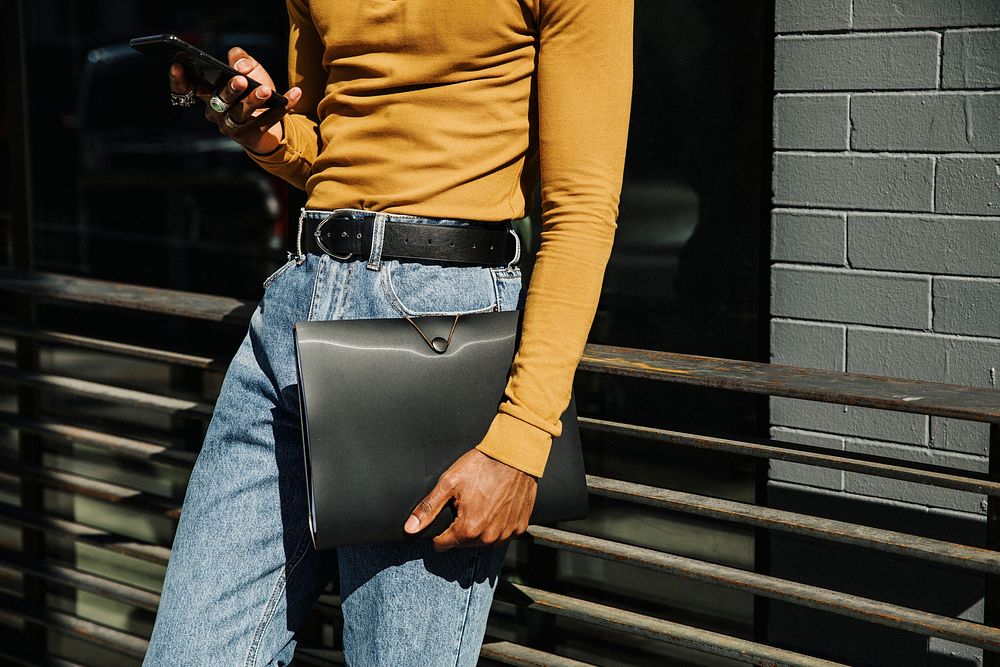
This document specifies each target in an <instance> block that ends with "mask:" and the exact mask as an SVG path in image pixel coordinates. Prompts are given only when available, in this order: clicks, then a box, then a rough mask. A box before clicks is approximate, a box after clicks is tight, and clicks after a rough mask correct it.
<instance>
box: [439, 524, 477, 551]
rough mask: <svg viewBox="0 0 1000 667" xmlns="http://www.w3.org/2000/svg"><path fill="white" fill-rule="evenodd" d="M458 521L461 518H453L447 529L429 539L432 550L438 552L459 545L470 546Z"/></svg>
mask: <svg viewBox="0 0 1000 667" xmlns="http://www.w3.org/2000/svg"><path fill="white" fill-rule="evenodd" d="M460 521H461V519H455V520H454V521H452V522H451V525H450V526H448V528H447V530H445V531H444V532H443V533H441V534H440V535H438V536H437V537H435V538H434V539H433V540H431V546H433V547H434V551H438V552H440V551H447V550H448V549H454V548H455V547H460V546H472V545H470V544H468V537H466V536H465V534H464V532H463V531H462V528H461V525H460Z"/></svg>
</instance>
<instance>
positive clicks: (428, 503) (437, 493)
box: [265, 114, 452, 533]
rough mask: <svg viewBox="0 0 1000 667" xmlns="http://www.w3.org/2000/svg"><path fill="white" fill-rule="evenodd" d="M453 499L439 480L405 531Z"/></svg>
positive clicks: (417, 527) (429, 518) (414, 528)
mask: <svg viewBox="0 0 1000 667" xmlns="http://www.w3.org/2000/svg"><path fill="white" fill-rule="evenodd" d="M265 115H266V114H265ZM451 497H452V486H451V484H449V483H448V481H447V480H446V479H445V478H442V479H439V480H438V483H437V484H436V485H435V486H434V488H433V489H431V492H430V493H428V494H427V495H426V496H425V497H424V499H423V500H421V501H420V502H419V503H417V506H416V507H414V508H413V511H412V512H411V513H410V517H409V518H408V519H407V520H406V523H405V524H404V525H403V530H405V531H406V532H407V533H416V532H419V531H420V530H422V529H424V528H425V527H427V525H428V524H429V523H431V522H432V521H433V520H434V519H435V518H436V517H437V515H438V514H440V512H441V510H442V509H443V508H444V506H445V504H446V503H447V502H448V501H449V500H451Z"/></svg>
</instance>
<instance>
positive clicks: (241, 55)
mask: <svg viewBox="0 0 1000 667" xmlns="http://www.w3.org/2000/svg"><path fill="white" fill-rule="evenodd" d="M228 57H229V66H230V67H232V68H233V69H235V70H236V71H237V72H239V73H240V74H242V75H244V76H247V77H249V78H251V79H253V80H254V81H257V82H258V83H263V84H267V85H269V86H273V85H274V82H273V81H272V80H271V77H270V76H269V75H268V73H267V71H266V70H265V69H264V68H263V66H261V64H260V63H259V62H257V61H256V60H255V59H254V58H253V56H251V55H250V54H249V53H247V52H246V51H244V50H243V49H242V48H240V47H238V46H234V47H233V48H231V49H229V54H228Z"/></svg>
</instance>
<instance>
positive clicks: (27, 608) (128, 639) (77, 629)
mask: <svg viewBox="0 0 1000 667" xmlns="http://www.w3.org/2000/svg"><path fill="white" fill-rule="evenodd" d="M0 609H7V610H11V611H15V612H17V613H19V614H21V615H22V616H24V617H25V618H26V619H30V620H31V621H34V622H35V623H38V624H40V625H44V626H45V627H46V628H49V629H50V630H56V631H58V632H62V633H65V634H71V635H75V636H77V637H79V638H80V639H84V640H86V641H88V642H91V643H93V644H97V645H98V646H103V647H105V648H109V649H112V650H113V651H117V652H119V653H123V654H125V655H129V656H132V657H135V658H142V657H143V656H144V655H145V653H146V647H147V646H148V645H149V642H148V641H146V640H145V639H142V638H141V637H137V636H135V635H132V634H129V633H127V632H123V631H121V630H116V629H115V628H111V627H108V626H106V625H101V624H100V623H95V622H94V621H89V620H87V619H85V618H80V617H79V616H75V615H73V614H67V613H66V612H62V611H58V610H55V609H52V608H49V607H45V608H39V607H36V606H34V605H30V604H28V603H26V602H25V601H24V600H22V599H21V598H18V597H16V596H13V595H9V594H7V593H0Z"/></svg>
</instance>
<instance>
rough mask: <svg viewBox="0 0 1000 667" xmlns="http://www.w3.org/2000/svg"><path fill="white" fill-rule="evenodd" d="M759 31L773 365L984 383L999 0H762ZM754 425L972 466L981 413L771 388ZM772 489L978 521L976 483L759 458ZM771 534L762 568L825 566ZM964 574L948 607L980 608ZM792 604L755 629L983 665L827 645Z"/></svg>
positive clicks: (849, 506)
mask: <svg viewBox="0 0 1000 667" xmlns="http://www.w3.org/2000/svg"><path fill="white" fill-rule="evenodd" d="M775 32H776V37H775V79H774V80H775V91H776V94H775V98H774V106H773V110H774V125H773V129H774V157H773V212H772V218H771V222H772V225H771V234H772V237H771V261H772V264H771V317H772V320H771V361H772V362H773V363H781V364H794V365H800V366H807V367H813V368H824V369H831V370H841V371H849V372H857V373H872V374H879V375H890V376H898V377H910V378H918V379H926V380H933V381H940V382H952V383H958V384H967V385H975V386H981V387H997V388H1000V377H998V376H1000V1H998V0H907V1H906V2H900V1H899V0H777V2H776V6H775ZM771 423H772V428H771V432H772V437H774V438H776V439H779V440H786V441H789V442H795V443H804V444H809V445H812V446H820V447H829V448H832V449H840V450H845V451H851V452H860V453H867V454H877V455H881V456H891V457H895V458H898V459H901V460H909V461H917V462H922V463H927V464H933V465H941V466H948V467H955V468H961V469H968V470H980V471H981V470H984V469H985V466H986V451H987V431H986V429H985V428H984V427H983V426H982V425H980V424H971V423H969V422H963V421H959V420H951V419H937V418H927V417H924V416H921V415H910V414H902V413H891V412H885V411H879V410H868V409H862V408H852V407H845V406H838V405H824V404H819V403H812V402H808V401H799V400H788V399H773V400H772V403H771ZM769 488H770V493H769V497H770V499H771V501H772V503H773V504H775V505H776V506H785V507H787V508H791V509H796V510H798V511H809V512H810V513H823V514H825V515H828V516H836V517H837V518H846V519H849V520H853V521H858V522H861V523H865V522H866V514H865V513H866V512H870V513H871V517H872V520H871V522H870V523H872V525H882V526H886V527H891V528H893V529H896V530H904V531H908V532H911V533H915V534H927V532H926V531H928V530H929V528H928V526H930V525H932V524H934V525H937V524H936V523H935V522H936V521H937V520H938V519H940V520H942V521H953V522H954V525H958V524H961V525H962V526H966V527H967V526H977V527H978V528H976V530H977V531H979V530H981V529H984V528H983V526H984V515H985V503H984V500H985V499H984V498H983V497H982V496H979V495H977V494H968V493H959V492H954V491H944V490H938V489H933V488H930V487H926V486H921V485H917V484H909V483H905V482H897V481H893V480H886V479H883V478H878V477H870V476H867V475H860V474H855V473H841V472H839V471H832V470H828V469H822V468H815V467H810V466H801V465H794V464H787V463H773V464H772V466H771V473H770V485H769ZM887 507H893V508H897V509H898V512H896V513H886V508H887ZM880 517H888V518H884V520H880V519H879V518H880ZM914 517H925V518H919V519H915V518H914ZM946 525H947V524H946ZM772 548H773V549H774V550H775V552H774V553H775V558H774V562H775V563H781V564H782V567H784V568H786V571H782V572H776V574H779V575H781V576H790V577H792V578H798V579H800V580H809V579H810V577H812V576H813V575H814V574H815V575H816V576H815V578H816V580H817V581H819V580H821V579H823V577H824V576H828V573H825V574H822V575H820V574H817V572H819V570H815V571H813V570H810V567H812V566H811V565H807V564H803V563H802V562H801V561H800V560H798V559H796V558H795V557H794V554H795V553H796V550H798V549H801V548H802V546H801V544H800V543H795V542H794V540H788V539H785V538H776V539H775V541H774V542H773V544H772ZM810 548H813V547H810ZM789 550H790V551H789ZM834 551H835V550H834ZM833 553H834V552H833V551H830V554H833ZM837 560H838V557H837V556H836V555H830V556H829V562H834V561H837ZM789 564H794V565H789ZM816 567H817V568H819V567H820V566H819V565H817V566H816ZM789 568H791V569H789ZM796 568H799V569H798V570H796ZM845 571H846V570H845ZM898 571H899V572H900V574H901V576H904V574H903V573H905V572H907V570H906V567H905V566H900V568H899V570H898ZM855 574H856V575H857V576H863V573H855ZM844 576H845V577H847V575H844ZM925 576H926V573H925ZM948 576H950V575H947V574H945V575H942V579H941V582H940V583H941V586H943V590H937V589H935V590H933V591H932V592H929V593H928V595H929V596H931V595H932V594H933V595H934V596H937V597H936V598H934V600H937V599H938V598H940V597H941V596H944V598H945V599H946V598H948V595H949V593H948V582H949V581H950V580H949V579H948ZM956 576H957V575H956ZM848 578H849V577H848ZM824 583H825V584H829V579H826V580H824ZM967 584H968V581H967V580H963V581H962V582H961V583H959V582H958V580H957V579H956V580H955V585H954V587H953V588H952V589H951V590H952V595H953V597H954V598H955V599H953V600H952V599H949V600H948V602H947V606H948V608H950V609H952V612H951V615H958V614H961V615H962V616H963V617H966V618H981V613H982V609H981V601H980V600H979V599H978V597H976V595H978V593H975V591H976V590H977V589H976V586H975V585H974V586H972V587H971V588H970V587H969V586H968V585H967ZM970 590H971V591H973V592H972V593H970V592H969V591H970ZM934 600H932V599H931V598H930V597H929V598H928V607H927V608H930V607H931V606H933V604H936V603H935V602H934ZM908 604H909V605H910V606H916V605H917V603H915V602H914V601H913V600H909V601H908ZM804 613H805V614H808V613H809V612H807V611H803V610H802V609H801V608H794V609H792V608H786V607H782V606H778V607H776V608H775V610H774V618H773V620H772V625H773V627H772V637H771V639H772V641H774V642H775V643H778V644H787V645H790V646H798V647H800V648H803V649H805V650H808V649H809V648H812V649H813V651H815V650H816V649H817V647H827V648H828V650H829V655H832V656H835V657H839V658H841V659H844V660H845V661H846V662H852V663H853V662H855V661H861V662H865V663H867V664H908V665H909V664H912V665H921V664H926V665H932V664H945V663H944V662H942V660H945V661H947V664H952V663H954V664H956V665H973V664H981V660H982V655H981V652H979V651H976V650H972V649H968V648H965V647H962V646H960V645H957V644H953V643H950V642H946V641H939V640H929V639H926V638H924V639H921V638H914V639H913V641H912V642H911V644H912V645H913V646H917V648H913V649H912V651H911V652H910V653H907V654H905V657H903V656H904V654H903V653H899V654H898V655H893V656H886V655H881V654H880V653H879V648H878V647H877V645H876V644H866V643H865V641H864V640H863V639H860V638H862V637H865V636H868V635H867V634H866V633H869V631H868V630H867V629H862V628H860V626H859V628H858V629H859V634H858V637H859V641H858V642H857V643H856V645H854V646H852V647H851V648H844V647H843V644H842V643H839V644H838V643H837V642H835V641H834V640H832V639H831V640H827V636H833V635H834V634H838V635H841V636H842V634H843V631H842V627H841V626H837V628H839V630H838V629H831V628H830V627H827V626H825V625H824V623H826V620H824V618H822V617H817V618H816V619H815V623H802V622H801V615H802V614H804ZM783 614H787V616H783ZM804 626H805V627H807V628H809V632H807V633H806V634H805V635H803V634H802V632H803V630H802V628H803V627H804ZM785 628H795V632H794V633H793V632H791V631H790V630H789V631H788V632H787V633H786V634H783V632H784V630H783V629H785ZM831 633H833V634H831ZM824 642H827V643H824ZM904 644H906V642H904ZM906 645H907V646H910V644H906ZM898 650H903V649H898ZM906 650H910V649H906ZM838 651H839V652H840V653H838ZM844 651H846V653H844Z"/></svg>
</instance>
